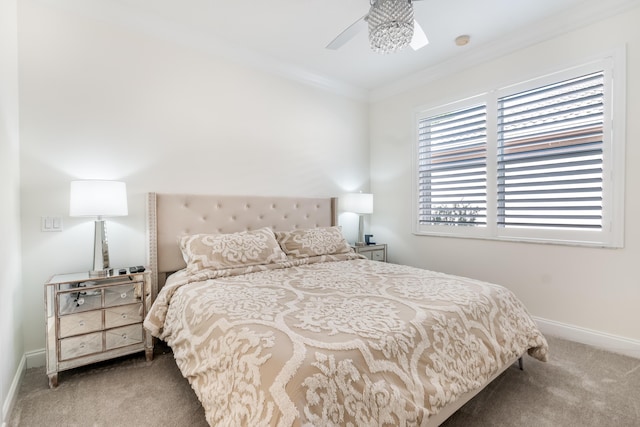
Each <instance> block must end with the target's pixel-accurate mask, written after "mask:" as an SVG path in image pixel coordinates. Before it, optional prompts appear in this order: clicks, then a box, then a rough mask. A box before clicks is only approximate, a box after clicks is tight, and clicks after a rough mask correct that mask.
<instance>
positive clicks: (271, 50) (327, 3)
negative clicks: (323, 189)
mask: <svg viewBox="0 0 640 427" xmlns="http://www.w3.org/2000/svg"><path fill="white" fill-rule="evenodd" d="M43 1H44V2H46V3H49V4H51V5H54V4H55V6H57V7H60V5H61V3H64V7H67V8H70V9H73V10H74V11H76V12H77V11H80V12H88V13H91V14H92V15H93V16H97V17H100V18H101V19H107V20H117V21H119V23H121V24H122V23H124V24H127V25H129V26H132V27H136V28H137V29H139V30H143V31H146V32H153V33H154V34H155V35H159V36H162V37H168V38H171V39H173V40H176V41H178V42H181V43H187V44H189V45H195V46H197V47H198V48H203V49H206V50H208V51H211V52H214V53H218V54H223V55H226V56H231V57H233V58H235V59H237V60H241V61H244V62H248V63H250V64H252V65H255V66H258V67H261V68H267V69H270V70H271V71H275V72H278V73H281V74H286V75H288V76H290V77H294V78H297V79H300V80H306V81H307V82H312V83H314V84H317V85H322V86H327V87H332V88H333V89H337V90H341V91H345V92H349V93H351V94H355V95H358V96H360V95H362V96H364V97H366V96H369V95H372V94H373V95H374V96H375V94H376V93H378V94H381V93H383V92H385V91H387V92H388V91H393V90H394V88H400V87H401V86H402V85H403V84H404V85H405V86H406V85H407V84H408V83H407V82H409V81H411V80H412V79H414V80H415V79H416V78H418V77H420V76H421V75H422V76H426V75H432V76H433V75H434V74H437V73H443V72H450V71H452V70H453V69H456V68H461V67H465V66H470V65H473V64H474V63H478V62H479V61H482V60H486V59H490V58H491V57H495V56H497V55H500V54H504V53H507V52H509V51H512V50H515V49H518V48H521V47H524V46H527V45H530V44H532V43H535V42H538V41H541V40H544V39H545V38H549V37H552V36H554V35H557V34H560V33H562V32H565V31H568V30H570V29H573V28H577V27H579V26H582V25H586V24H588V23H590V22H593V21H595V20H597V19H600V18H603V17H605V16H608V15H613V14H615V13H619V12H621V11H624V10H626V9H628V8H630V7H633V6H638V5H639V4H640V0H606V1H604V0H421V1H416V2H414V12H415V18H416V20H417V21H418V22H419V23H420V25H421V26H422V28H423V29H424V31H425V33H426V34H427V37H428V38H429V42H430V43H429V45H427V46H426V47H424V48H422V49H420V50H419V51H413V50H412V49H411V48H408V49H405V50H403V51H401V52H398V53H394V54H388V55H381V54H377V53H374V52H372V51H371V50H370V49H369V46H368V41H367V34H366V30H365V31H363V32H361V33H359V34H358V35H357V36H356V37H355V38H354V39H352V40H351V41H350V42H349V43H347V44H346V45H344V46H343V47H342V48H340V49H339V50H337V51H334V50H329V49H326V48H325V46H326V45H327V44H328V43H329V42H331V40H333V38H335V37H336V36H337V35H338V34H339V33H340V32H341V31H342V30H344V29H345V28H346V27H348V26H349V25H351V24H352V23H353V22H355V21H356V20H358V19H359V18H361V17H362V16H363V15H365V14H366V13H367V11H368V10H369V7H370V4H369V0H260V1H258V0H224V1H223V0H179V1H176V0H43ZM462 34H468V35H469V36H471V42H470V43H469V44H468V45H467V46H464V47H458V46H456V45H455V43H454V39H455V38H456V37H457V36H459V35H462Z"/></svg>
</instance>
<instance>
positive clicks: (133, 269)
mask: <svg viewBox="0 0 640 427" xmlns="http://www.w3.org/2000/svg"><path fill="white" fill-rule="evenodd" d="M137 272H138V267H129V273H137Z"/></svg>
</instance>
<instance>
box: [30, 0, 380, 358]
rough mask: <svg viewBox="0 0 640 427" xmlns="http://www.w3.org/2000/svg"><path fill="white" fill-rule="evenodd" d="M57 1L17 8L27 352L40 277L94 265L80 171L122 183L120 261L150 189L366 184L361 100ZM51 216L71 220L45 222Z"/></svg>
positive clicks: (311, 192)
mask: <svg viewBox="0 0 640 427" xmlns="http://www.w3.org/2000/svg"><path fill="white" fill-rule="evenodd" d="M52 3H55V2H38V1H36V0H25V1H21V2H20V4H19V10H18V17H19V19H18V22H19V25H18V29H19V37H20V114H21V126H20V131H21V153H22V154H21V180H22V190H21V197H22V236H23V241H22V244H23V252H22V254H23V260H24V266H25V267H24V271H23V276H24V291H25V294H26V300H27V302H26V304H25V305H26V306H25V310H24V329H25V349H26V350H27V351H33V350H39V349H42V348H43V347H44V330H43V301H42V296H43V283H44V282H45V281H46V280H47V278H48V277H49V276H51V275H52V274H54V273H61V272H72V271H82V270H88V269H89V268H90V267H91V260H92V255H91V254H92V252H91V251H92V244H93V241H92V240H93V232H92V227H93V223H92V222H87V221H84V220H81V219H79V218H70V217H69V216H68V201H69V194H68V192H69V182H70V181H71V180H73V179H87V178H93V179H96V178H102V179H119V180H124V181H125V182H126V183H127V187H128V192H129V216H127V217H121V218H114V219H113V220H110V221H108V222H107V228H108V233H109V245H110V254H111V264H112V265H113V266H129V265H138V264H142V263H144V261H145V246H144V230H145V218H144V200H145V199H144V193H146V192H148V191H156V192H192V193H210V194H215V193H219V194H247V195H249V194H251V195H297V196H299V195H308V196H310V197H314V196H333V195H339V194H341V193H343V192H345V191H352V190H355V189H364V190H367V189H368V188H366V186H367V185H368V178H369V156H368V107H367V104H366V102H364V101H357V100H354V99H351V98H349V97H346V96H341V95H338V94H336V93H334V92H329V91H323V90H321V89H318V88H314V87H311V86H305V85H303V84H299V83H295V82H292V81H289V80H286V79H284V78H281V77H278V76H275V75H271V74H268V73H265V72H262V71H257V70H254V69H251V68H248V67H246V66H243V65H241V64H238V63H234V62H231V61H230V60H226V59H222V58H220V57H216V56H215V55H211V54H207V53H205V52H203V51H198V50H197V49H190V48H186V47H184V46H181V45H179V44H174V43H172V42H171V41H169V40H167V39H160V38H155V37H153V36H151V35H147V34H143V33H140V32H136V31H135V30H132V29H131V28H127V27H125V26H121V25H118V24H114V23H109V22H104V21H100V20H98V19H96V18H94V17H89V16H86V15H81V14H75V13H74V12H73V11H67V10H63V9H55V8H54V7H53V6H47V5H46V4H52ZM43 215H59V216H61V217H63V223H64V231H62V232H59V233H55V232H54V233H51V232H49V233H43V232H40V217H41V216H43ZM346 220H347V221H348V218H347V219H346Z"/></svg>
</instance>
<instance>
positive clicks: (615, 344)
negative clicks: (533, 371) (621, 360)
mask: <svg viewBox="0 0 640 427" xmlns="http://www.w3.org/2000/svg"><path fill="white" fill-rule="evenodd" d="M534 320H535V321H536V323H537V324H538V328H540V331H541V332H542V333H543V334H549V335H553V336H555V337H558V338H563V339H567V340H569V341H575V342H579V343H581V344H587V345H591V346H594V347H598V348H601V349H603V350H607V351H610V352H612V353H618V354H623V355H625V356H630V357H635V358H637V359H640V341H638V340H633V339H629V338H624V337H620V336H617V335H611V334H607V333H604V332H599V331H594V330H592V329H586V328H581V327H579V326H574V325H568V324H566V323H560V322H556V321H554V320H548V319H542V318H540V317H535V316H534Z"/></svg>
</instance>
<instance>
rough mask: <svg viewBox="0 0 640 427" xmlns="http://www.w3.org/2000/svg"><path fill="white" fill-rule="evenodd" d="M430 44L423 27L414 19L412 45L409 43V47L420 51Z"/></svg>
mask: <svg viewBox="0 0 640 427" xmlns="http://www.w3.org/2000/svg"><path fill="white" fill-rule="evenodd" d="M414 1H415V0H414ZM428 44H429V40H428V39H427V35H426V34H425V33H424V31H423V30H422V27H421V26H420V24H418V21H416V20H415V19H414V20H413V38H412V39H411V43H409V45H410V46H411V47H412V48H413V50H418V49H422V48H423V47H425V46H426V45H428Z"/></svg>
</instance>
